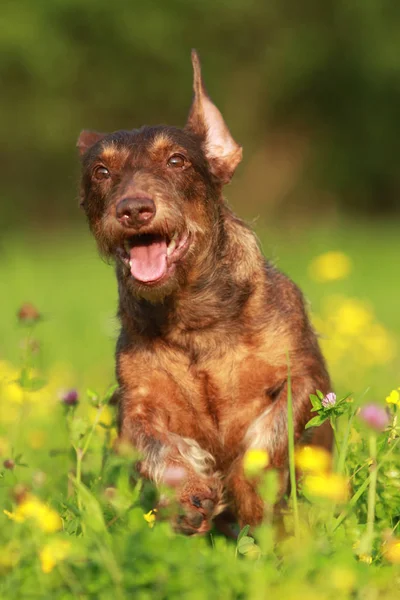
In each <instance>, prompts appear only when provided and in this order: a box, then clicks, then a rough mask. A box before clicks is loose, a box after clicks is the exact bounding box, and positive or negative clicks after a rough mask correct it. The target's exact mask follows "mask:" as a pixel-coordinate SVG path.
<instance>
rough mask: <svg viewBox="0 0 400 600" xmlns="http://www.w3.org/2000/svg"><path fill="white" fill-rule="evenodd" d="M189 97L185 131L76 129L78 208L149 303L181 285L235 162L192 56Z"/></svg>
mask: <svg viewBox="0 0 400 600" xmlns="http://www.w3.org/2000/svg"><path fill="white" fill-rule="evenodd" d="M192 63H193V70H194V99H193V104H192V107H191V110H190V113H189V118H188V121H187V124H186V126H185V127H184V129H178V128H176V127H166V126H158V127H142V128H141V129H133V130H131V131H117V132H115V133H110V134H100V133H96V132H92V131H83V132H82V133H81V135H80V136H79V139H78V144H77V145H78V148H79V150H80V153H81V158H82V168H83V173H82V186H81V203H82V206H83V208H84V210H85V212H86V215H87V217H88V220H89V224H90V227H91V230H92V231H93V233H94V235H95V237H96V240H97V242H98V245H99V248H100V250H101V251H102V253H103V254H104V255H106V256H108V257H113V258H116V259H117V260H118V261H119V265H120V266H119V273H120V276H121V277H122V278H123V280H124V282H125V283H126V285H128V286H129V288H130V289H131V291H132V292H133V293H135V294H137V295H139V296H143V297H145V298H147V299H150V300H157V299H161V298H163V297H165V296H166V295H167V294H169V293H171V292H173V291H174V290H175V289H176V288H177V287H178V286H179V285H182V284H184V282H185V281H186V280H187V278H188V276H189V273H190V269H191V266H193V265H194V264H195V262H196V261H198V260H200V259H201V256H202V254H203V253H204V252H206V251H207V248H209V245H210V241H211V240H212V238H213V236H215V229H216V227H215V226H216V224H217V223H218V219H219V215H220V211H221V205H220V196H221V187H222V184H224V183H228V182H229V181H230V179H231V177H232V175H233V173H234V171H235V169H236V167H237V165H238V164H239V162H240V160H241V157H242V149H241V147H240V146H238V144H236V142H235V141H234V140H233V138H232V137H231V135H230V133H229V130H228V128H227V126H226V125H225V122H224V120H223V118H222V115H221V113H220V112H219V110H218V109H217V108H216V106H215V105H214V104H213V103H212V102H211V100H210V99H209V97H208V96H207V93H206V91H205V88H204V85H203V82H202V78H201V70H200V63H199V59H198V56H197V53H196V52H195V51H193V52H192Z"/></svg>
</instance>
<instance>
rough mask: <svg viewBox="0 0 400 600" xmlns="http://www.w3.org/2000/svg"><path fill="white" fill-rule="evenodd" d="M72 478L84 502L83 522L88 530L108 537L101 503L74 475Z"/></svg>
mask: <svg viewBox="0 0 400 600" xmlns="http://www.w3.org/2000/svg"><path fill="white" fill-rule="evenodd" d="M70 477H71V480H72V481H73V483H74V485H75V487H76V488H77V492H78V494H79V497H80V499H81V501H82V521H84V523H85V525H86V526H87V527H88V529H91V530H92V531H94V532H96V533H101V534H106V535H107V536H108V531H107V526H106V523H105V521H104V516H103V511H102V509H101V506H100V504H99V502H98V501H97V500H96V498H95V497H94V496H93V494H92V493H91V492H90V491H89V490H88V488H87V487H86V486H85V485H83V483H79V482H78V481H77V480H76V478H75V477H73V476H72V475H71V476H70Z"/></svg>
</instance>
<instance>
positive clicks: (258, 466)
mask: <svg viewBox="0 0 400 600" xmlns="http://www.w3.org/2000/svg"><path fill="white" fill-rule="evenodd" d="M268 465H269V456H268V452H267V451H266V450H261V448H250V450H247V452H246V453H245V455H244V457H243V469H244V472H245V474H246V475H247V476H249V477H254V476H255V475H259V474H260V473H261V471H263V470H264V469H265V468H266V467H268Z"/></svg>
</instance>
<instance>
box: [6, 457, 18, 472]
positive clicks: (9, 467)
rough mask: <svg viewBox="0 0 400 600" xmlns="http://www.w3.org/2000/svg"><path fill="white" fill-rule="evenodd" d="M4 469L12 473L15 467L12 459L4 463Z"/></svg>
mask: <svg viewBox="0 0 400 600" xmlns="http://www.w3.org/2000/svg"><path fill="white" fill-rule="evenodd" d="M3 467H4V468H5V469H9V470H10V471H12V470H13V469H14V467H15V462H14V461H13V460H12V458H7V460H5V461H4V462H3Z"/></svg>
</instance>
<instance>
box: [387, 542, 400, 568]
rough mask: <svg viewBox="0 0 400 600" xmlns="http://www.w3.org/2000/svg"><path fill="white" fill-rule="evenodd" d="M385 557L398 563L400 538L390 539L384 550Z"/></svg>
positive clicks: (399, 560) (399, 562) (399, 559)
mask: <svg viewBox="0 0 400 600" xmlns="http://www.w3.org/2000/svg"><path fill="white" fill-rule="evenodd" d="M384 554H385V558H386V559H387V560H389V561H390V562H392V563H395V564H396V565H399V564H400V538H397V539H393V540H390V541H389V542H388V544H387V548H386V550H385V551H384Z"/></svg>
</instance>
